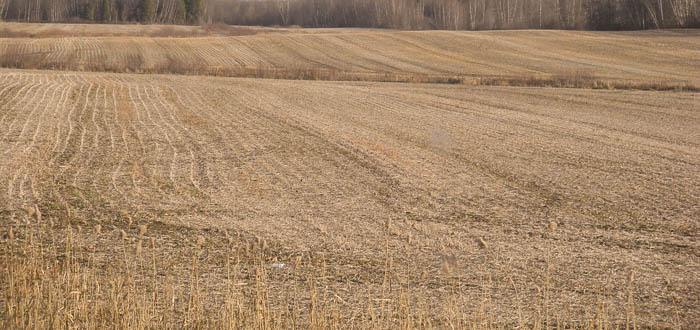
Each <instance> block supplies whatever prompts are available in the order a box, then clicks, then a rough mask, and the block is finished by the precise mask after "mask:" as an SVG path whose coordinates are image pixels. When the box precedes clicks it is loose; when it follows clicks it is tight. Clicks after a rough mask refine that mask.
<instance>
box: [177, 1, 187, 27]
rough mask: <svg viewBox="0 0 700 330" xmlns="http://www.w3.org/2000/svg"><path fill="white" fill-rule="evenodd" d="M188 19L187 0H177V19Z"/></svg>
mask: <svg viewBox="0 0 700 330" xmlns="http://www.w3.org/2000/svg"><path fill="white" fill-rule="evenodd" d="M186 20H187V7H186V5H185V0H178V1H177V10H176V12H175V21H176V22H177V23H185V21H186Z"/></svg>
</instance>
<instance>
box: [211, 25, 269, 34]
mask: <svg viewBox="0 0 700 330" xmlns="http://www.w3.org/2000/svg"><path fill="white" fill-rule="evenodd" d="M202 29H203V30H204V31H206V32H207V33H209V34H213V35H221V36H227V37H234V36H249V35H254V34H258V32H260V31H261V30H259V29H253V28H249V27H244V26H233V25H228V24H224V23H213V24H202Z"/></svg>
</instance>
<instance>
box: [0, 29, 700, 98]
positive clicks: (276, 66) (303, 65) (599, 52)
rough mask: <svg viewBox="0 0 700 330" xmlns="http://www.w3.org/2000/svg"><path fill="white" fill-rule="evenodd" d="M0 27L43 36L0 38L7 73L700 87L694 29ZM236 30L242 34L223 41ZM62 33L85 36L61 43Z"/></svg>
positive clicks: (698, 38) (699, 44)
mask: <svg viewBox="0 0 700 330" xmlns="http://www.w3.org/2000/svg"><path fill="white" fill-rule="evenodd" d="M2 26H3V25H0V30H2ZM5 26H6V27H5V29H6V30H7V31H21V32H22V33H24V34H27V33H30V34H31V33H35V34H37V35H42V33H43V34H44V35H47V37H45V38H40V39H26V38H5V39H0V56H2V58H3V61H2V63H0V65H2V66H5V67H25V68H46V69H68V70H88V71H116V72H129V71H131V72H139V71H146V72H163V73H168V72H172V73H183V72H200V73H202V74H217V73H218V74H229V75H237V74H238V75H244V72H247V74H248V75H250V74H251V70H252V71H255V70H259V71H260V70H263V71H265V70H267V71H269V70H282V71H287V72H292V73H293V72H295V71H307V70H321V71H326V72H345V73H350V74H355V75H357V77H362V76H363V75H382V74H396V75H404V76H411V75H417V76H423V75H428V76H430V75H433V76H461V77H494V76H495V77H544V76H552V75H554V76H557V75H564V76H568V75H572V74H576V75H580V74H583V75H585V76H590V77H596V78H598V79H607V80H614V81H615V80H622V81H635V82H647V83H654V82H673V83H682V82H686V83H690V84H694V85H697V84H699V83H700V78H699V77H700V31H697V30H673V31H645V32H582V31H485V32H453V31H393V30H365V29H318V30H313V29H262V28H237V29H238V30H225V29H224V30H222V28H221V27H219V28H218V29H209V30H206V29H203V28H199V27H162V26H161V27H158V28H156V27H149V28H144V29H142V30H139V29H137V27H134V26H119V27H118V28H116V29H115V30H114V31H113V32H112V33H113V34H114V35H118V36H119V37H109V36H104V35H109V34H108V31H106V30H105V31H103V30H104V28H103V27H101V28H96V29H94V30H92V32H91V33H89V32H88V31H90V30H87V29H84V28H83V27H84V26H82V25H71V26H68V27H65V26H63V27H61V26H60V25H59V27H60V28H59V27H54V30H50V29H48V28H39V27H36V28H33V25H31V24H27V25H24V24H6V25H5ZM71 27H72V28H71ZM42 29H43V30H42ZM47 29H48V30H47ZM231 29H236V28H231ZM41 31H44V32H41ZM46 31H54V32H53V33H49V32H46ZM56 31H58V32H56ZM61 31H62V32H61ZM70 31H74V32H72V33H71V32H70ZM139 31H140V32H139ZM222 31H224V32H222ZM226 31H228V32H226ZM236 31H238V33H240V34H245V35H239V36H222V35H221V34H227V33H228V34H229V35H230V34H236V33H237V32H236ZM22 33H19V35H20V36H21V35H22ZM61 33H63V34H66V35H80V34H81V33H84V34H86V35H88V36H89V37H62V36H61ZM139 33H140V34H142V35H146V36H138V34H139ZM95 35H96V36H98V37H93V36H95ZM168 35H172V36H175V37H178V36H185V37H182V38H169V37H167V36H168ZM154 36H155V37H154ZM261 75H262V74H261Z"/></svg>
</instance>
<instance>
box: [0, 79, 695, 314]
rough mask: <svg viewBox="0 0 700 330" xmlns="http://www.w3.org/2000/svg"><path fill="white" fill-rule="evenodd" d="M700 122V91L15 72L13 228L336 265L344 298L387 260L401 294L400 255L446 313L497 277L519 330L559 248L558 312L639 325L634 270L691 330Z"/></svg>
mask: <svg viewBox="0 0 700 330" xmlns="http://www.w3.org/2000/svg"><path fill="white" fill-rule="evenodd" d="M202 86H207V88H205V89H203V88H201V87H202ZM697 109H698V100H697V95H696V94H694V93H687V94H685V93H683V94H678V93H642V92H618V91H588V90H552V89H523V88H484V87H466V86H436V85H413V84H374V83H330V82H324V83H320V82H298V81H297V82H290V81H283V80H250V79H223V78H207V77H176V76H146V75H140V76H137V75H124V74H87V73H41V72H32V71H2V72H1V73H0V153H1V156H2V157H0V218H1V219H0V220H1V221H2V223H3V224H7V223H9V222H11V221H13V220H12V219H15V220H17V219H21V214H20V213H18V211H17V210H21V209H22V208H23V207H25V206H27V205H33V204H34V203H38V204H39V205H40V207H41V209H42V210H43V213H44V216H45V218H47V219H49V218H55V219H61V218H63V219H68V221H87V223H95V222H96V223H100V224H102V226H103V227H105V228H109V227H111V226H114V227H115V228H121V226H124V224H125V223H126V221H127V220H126V219H125V217H129V218H130V219H133V220H134V221H136V222H137V223H149V224H152V223H154V221H160V222H161V223H165V224H170V225H183V226H187V227H190V228H200V229H205V230H226V229H235V230H243V231H245V232H250V233H254V234H255V235H259V236H260V237H264V238H266V239H269V240H271V241H274V242H279V244H281V245H282V246H284V247H285V249H288V250H290V251H294V252H293V253H307V252H308V251H315V250H323V251H325V253H327V256H328V260H329V263H337V264H331V266H332V267H336V269H339V270H338V271H337V272H339V274H340V275H337V276H339V278H344V277H343V276H357V274H356V273H355V272H354V271H352V269H350V270H348V268H346V267H350V266H347V265H345V264H343V262H346V261H347V260H360V259H362V260H365V259H367V258H369V260H372V262H370V263H368V264H367V265H365V266H363V267H366V269H365V271H369V272H371V271H375V268H377V267H378V268H379V269H380V270H376V272H378V273H379V274H381V265H382V264H383V263H382V261H383V260H385V258H386V257H387V256H386V255H385V253H386V252H387V251H390V252H391V257H392V258H393V260H394V262H395V264H396V267H397V269H404V268H410V269H419V270H421V271H422V272H423V273H424V274H427V275H426V278H427V279H426V280H425V281H420V282H416V283H414V284H413V285H412V290H415V292H417V293H419V294H421V295H426V299H427V300H426V301H440V297H439V295H440V293H439V292H440V291H439V290H435V288H440V289H441V290H447V289H448V287H446V285H449V284H446V283H445V282H441V281H438V280H437V278H438V276H437V275H436V274H439V273H440V272H441V270H440V269H441V267H442V266H441V263H442V262H443V261H442V260H445V258H448V259H449V258H452V259H449V260H453V259H454V264H455V265H456V266H454V267H458V269H456V271H455V272H454V273H451V275H450V276H451V277H452V278H453V279H454V280H455V281H456V283H458V284H459V285H458V286H457V287H449V290H451V291H453V292H457V293H458V295H459V296H460V297H461V298H460V299H464V301H478V299H480V297H481V296H482V295H483V288H481V287H479V286H474V285H472V284H473V283H483V281H482V279H483V278H486V277H488V278H489V279H490V280H493V281H494V283H495V284H494V285H497V286H498V285H502V286H503V288H501V289H499V290H497V291H494V292H497V293H495V294H496V295H495V296H494V297H493V299H494V301H495V304H496V305H497V309H498V310H501V311H503V313H499V315H503V316H499V317H503V318H508V315H516V314H517V311H516V310H514V308H515V306H528V305H530V304H532V303H533V302H532V301H530V300H528V299H535V300H536V299H539V298H538V297H539V295H538V294H537V292H536V291H535V290H536V286H535V285H532V283H541V279H540V277H539V276H540V275H541V274H542V273H541V272H540V271H538V270H539V269H544V267H545V264H544V255H543V254H544V253H545V252H544V251H545V250H548V251H550V253H551V260H550V261H549V262H550V263H551V265H553V266H552V267H553V269H555V271H554V272H553V273H552V283H555V284H556V288H557V290H558V291H557V293H556V294H555V295H553V296H552V297H551V298H550V299H551V301H550V302H549V303H550V304H551V308H552V309H553V310H561V309H563V308H568V309H569V310H571V309H573V310H572V313H574V314H575V315H580V317H581V318H585V315H589V314H586V310H585V308H587V307H586V306H594V305H595V301H596V299H599V298H600V297H599V295H598V292H600V290H606V292H609V293H610V295H609V296H608V297H607V298H606V299H609V300H610V301H609V304H610V306H613V307H612V309H613V311H614V312H615V315H611V317H612V318H615V320H612V321H613V323H614V322H616V321H619V322H624V315H625V312H624V306H626V305H625V304H626V298H625V297H627V296H626V295H625V292H626V291H625V290H627V286H626V281H627V276H628V274H629V272H630V271H631V270H634V271H635V272H636V273H637V274H638V275H637V278H636V279H635V288H634V290H635V294H636V296H638V297H657V299H660V300H662V301H663V300H666V299H674V301H675V303H674V304H675V305H674V306H675V307H674V308H675V310H677V311H679V312H681V313H686V314H687V315H691V316H689V318H688V319H687V320H688V321H689V322H691V323H692V320H697V314H695V316H692V315H693V314H692V313H694V312H695V310H696V308H695V297H694V296H693V293H694V292H695V289H696V288H697V287H698V286H700V283H699V282H698V279H697V277H696V276H693V275H694V274H695V273H696V271H695V270H697V269H698V267H700V265H698V261H697V251H698V248H700V247H698V243H697V241H696V240H695V237H697V214H698V208H697V205H700V200H698V196H700V192H699V191H698V186H697V184H696V183H697V177H698V176H699V175H700V151H699V150H700V148H699V147H700V136H698V132H697V127H699V126H700V114H699V113H698V112H697ZM67 213H69V214H70V215H67ZM389 220H390V221H391V222H392V225H391V226H389V227H390V230H389V231H386V230H385V227H386V222H387V221H389ZM551 222H554V223H557V224H558V229H557V230H556V231H555V232H551V230H550V229H549V228H550V223H551ZM409 234H410V236H411V240H410V244H409V240H408V239H407V237H408V235H409ZM478 238H483V239H484V240H485V241H486V242H488V244H489V246H490V250H489V252H483V251H481V252H480V250H479V249H478V247H477V244H476V243H475V240H476V239H478ZM553 242H554V243H553ZM552 244H554V245H552ZM343 260H345V261H343ZM372 265H375V266H376V267H375V266H372ZM475 265H476V266H475ZM659 265H661V266H659ZM451 267H452V266H451ZM601 269H606V270H608V272H606V273H602V272H600V270H601ZM344 272H345V273H344ZM343 274H345V275H343ZM212 276H213V275H212ZM416 276H418V274H416ZM660 279H662V280H660ZM663 279H666V280H667V281H668V283H672V285H671V286H668V285H665V284H664V283H666V282H664V280H663ZM212 280H213V279H212ZM338 281H341V280H338ZM353 281H355V282H353ZM353 281H349V282H347V283H345V282H343V283H340V282H339V283H340V284H342V285H357V283H362V284H361V287H362V285H364V284H367V283H371V284H373V285H376V286H380V285H381V276H378V277H374V276H369V277H367V278H365V279H362V280H357V279H356V280H353ZM356 281H360V282H356ZM362 281H365V282H367V283H365V282H362ZM353 283H355V284H353ZM600 283H606V284H605V286H604V288H602V289H601V287H600V285H601V284H600ZM513 287H515V288H516V290H511V288H513ZM455 290H456V291H455ZM359 291H362V290H359ZM359 291H358V292H359ZM339 294H341V295H343V299H345V300H347V301H352V300H357V299H362V297H361V296H362V295H363V293H358V295H359V296H358V297H355V296H353V290H350V292H347V293H339ZM436 295H437V296H436ZM430 299H433V300H430ZM436 306H438V307H439V305H436ZM635 308H636V310H637V312H638V313H639V314H638V315H639V316H638V317H639V320H638V322H640V324H655V323H654V322H656V320H658V319H668V318H671V317H673V315H675V312H671V311H669V310H668V309H667V308H666V305H665V304H660V303H659V302H658V301H657V300H653V299H650V300H641V301H638V302H637V305H636V306H635ZM619 317H622V318H623V319H617V318H619Z"/></svg>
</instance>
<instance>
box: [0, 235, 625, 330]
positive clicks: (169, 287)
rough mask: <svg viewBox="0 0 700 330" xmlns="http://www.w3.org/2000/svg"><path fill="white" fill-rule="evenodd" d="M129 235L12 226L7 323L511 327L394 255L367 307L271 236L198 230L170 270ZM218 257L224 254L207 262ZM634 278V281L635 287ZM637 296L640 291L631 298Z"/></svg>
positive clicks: (6, 250)
mask: <svg viewBox="0 0 700 330" xmlns="http://www.w3.org/2000/svg"><path fill="white" fill-rule="evenodd" d="M386 227H387V228H391V224H390V222H388V221H387V223H386ZM97 228H100V227H97ZM140 229H141V227H139V230H140ZM387 230H388V229H387ZM140 231H141V230H140ZM119 233H120V240H119V241H117V242H111V244H110V243H109V242H110V241H109V237H108V236H103V235H101V232H100V231H99V230H97V231H96V232H94V233H84V234H83V233H81V232H80V231H77V232H76V231H74V230H73V229H72V228H71V227H70V226H68V227H64V228H63V229H58V228H49V227H46V226H43V225H33V226H29V225H28V226H24V227H22V228H20V230H19V232H18V233H17V234H15V233H14V232H13V227H10V229H9V231H8V235H7V236H6V237H5V242H4V244H3V246H2V249H1V250H0V251H2V256H3V258H2V259H1V260H0V266H1V267H0V273H1V276H0V288H1V289H2V290H0V292H2V293H1V294H0V301H1V302H2V313H0V327H2V328H6V329H13V328H27V327H30V328H56V327H68V328H73V327H78V328H101V327H104V325H106V324H109V325H111V326H112V327H115V328H138V329H142V328H161V327H165V328H178V327H185V328H216V329H241V328H246V329H250V328H265V329H271V328H307V329H328V328H341V327H352V328H363V329H414V328H421V329H429V328H445V327H447V328H457V329H465V328H479V329H492V328H499V327H501V326H506V325H498V324H497V323H496V322H495V318H494V317H495V315H494V313H493V311H490V310H489V309H488V307H487V306H489V305H488V304H485V305H484V303H485V301H482V302H474V303H475V304H482V308H479V309H477V310H476V311H474V312H466V310H465V307H469V306H463V305H460V303H458V302H457V301H456V300H454V299H455V296H454V295H453V294H450V293H446V295H445V296H444V299H445V302H444V309H443V310H442V311H441V312H438V313H437V314H435V313H434V312H433V311H430V310H428V309H426V306H425V305H424V304H423V303H422V302H421V300H420V298H419V297H418V296H415V295H414V293H413V292H412V289H411V287H410V281H403V280H400V274H399V273H397V270H396V267H395V266H394V265H393V262H392V258H391V256H389V255H387V260H386V262H385V266H384V267H385V268H384V273H385V274H384V280H383V283H382V284H381V290H380V291H381V292H379V293H378V294H379V296H375V295H370V296H369V297H368V298H367V300H366V301H364V302H359V303H360V304H361V305H362V306H352V305H349V302H347V301H345V300H344V299H343V298H341V297H339V296H338V295H337V294H334V293H331V292H329V291H328V284H329V283H328V279H329V276H328V272H329V269H328V266H327V262H326V258H325V255H324V254H311V255H310V256H309V257H303V256H297V257H295V258H293V259H292V260H291V261H290V263H288V264H285V263H279V262H277V258H276V257H275V258H273V257H272V256H271V254H272V253H273V252H272V251H271V248H270V247H269V244H268V243H267V241H266V240H264V239H260V238H258V239H255V240H253V243H250V241H249V240H244V239H240V235H239V239H237V240H236V243H235V244H234V242H233V238H232V237H231V236H229V235H228V234H226V235H225V236H224V237H219V236H218V235H217V236H211V235H209V237H205V235H203V234H202V235H196V241H195V242H194V243H195V244H194V246H191V247H190V248H188V249H186V250H183V251H184V253H185V254H189V255H190V257H191V259H190V260H192V261H191V263H190V264H189V265H182V266H184V267H185V269H184V271H185V272H184V273H183V274H182V275H180V276H176V275H174V274H170V273H169V271H168V270H167V269H164V268H162V267H163V266H162V265H164V264H165V263H166V259H164V258H169V257H168V255H166V254H164V253H166V252H165V251H163V250H160V249H161V248H159V247H156V244H155V239H154V238H153V237H151V239H150V244H149V245H148V246H144V245H143V244H142V242H143V241H142V240H141V239H137V240H135V241H130V240H127V236H126V232H125V231H124V230H122V229H120V230H119ZM139 234H141V233H139ZM207 241H208V242H210V243H209V244H208V245H207V246H208V249H207V250H204V249H201V248H196V246H199V247H203V246H204V244H205V242H207ZM94 242H101V243H102V244H107V246H112V247H113V250H112V251H113V252H112V253H113V254H112V255H111V256H110V255H102V254H101V253H100V252H99V251H98V250H96V249H95V247H94ZM478 242H479V243H480V244H481V243H483V242H484V241H483V239H479V240H478ZM387 244H388V241H387ZM213 255H219V256H221V258H223V260H222V261H218V262H216V263H215V264H209V263H207V262H206V260H207V259H210V258H212V256H213ZM117 256H118V257H117ZM105 257H107V259H105ZM452 259H455V258H454V256H452V257H451V258H450V257H447V259H445V260H447V261H445V263H447V264H448V266H447V267H448V268H450V269H452V268H454V267H455V266H454V265H453V264H454V263H456V261H455V260H452ZM270 260H273V261H272V262H274V263H272V264H271V261H270ZM212 267H214V268H213V269H217V268H218V269H221V267H223V271H224V275H223V276H224V278H225V280H224V283H218V284H215V287H213V288H212V287H205V281H204V280H203V278H202V275H203V274H205V273H209V274H211V272H212V270H213V269H212ZM286 268H290V269H289V270H288V271H287V270H286ZM274 272H288V275H286V276H292V278H294V279H295V280H294V281H293V283H294V284H293V285H292V286H291V287H287V288H284V289H283V288H279V287H273V286H272V281H271V277H272V276H273V274H272V273H274ZM450 272H451V271H449V270H448V271H446V272H444V274H445V275H444V276H445V278H444V279H443V280H445V281H450V275H449V274H450ZM39 274H43V275H41V276H38V275H39ZM275 276H277V275H275ZM399 283H405V284H401V285H399ZM631 283H632V280H631V279H630V280H629V284H630V286H631ZM483 285H485V286H487V285H490V284H488V283H483ZM281 289H282V291H280V290H281ZM369 291H371V290H370V289H369V288H368V292H369ZM630 292H631V291H630ZM632 299H633V296H632V295H631V293H630V295H629V300H630V304H633V300H632ZM357 303H358V302H355V303H353V304H357ZM542 308H545V309H543V310H538V311H537V312H536V313H537V314H535V315H532V317H530V318H521V319H520V321H519V323H517V324H511V325H509V327H510V326H518V327H521V328H522V327H529V328H541V327H543V326H547V322H548V321H547V320H548V318H546V317H544V318H543V317H542V316H541V315H546V314H548V313H553V312H550V311H548V310H547V309H546V308H547V307H546V306H543V307H542ZM601 308H603V307H601ZM538 315H540V316H538ZM627 319H628V324H633V322H634V315H633V311H631V310H630V312H629V315H628V318H627ZM568 321H571V320H568ZM566 322H567V320H560V321H558V323H557V326H560V327H561V326H565V324H568V327H570V326H576V327H585V328H599V327H598V325H605V326H603V327H602V328H608V325H606V324H605V320H600V322H598V321H595V322H593V323H591V324H576V323H566ZM565 327H566V326H565Z"/></svg>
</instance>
